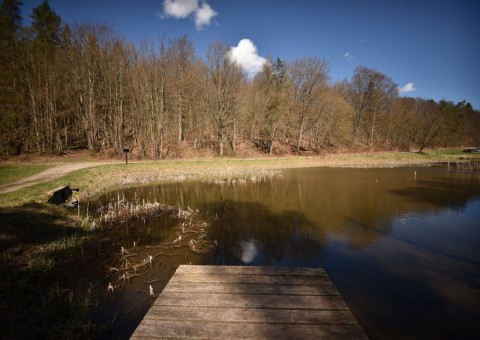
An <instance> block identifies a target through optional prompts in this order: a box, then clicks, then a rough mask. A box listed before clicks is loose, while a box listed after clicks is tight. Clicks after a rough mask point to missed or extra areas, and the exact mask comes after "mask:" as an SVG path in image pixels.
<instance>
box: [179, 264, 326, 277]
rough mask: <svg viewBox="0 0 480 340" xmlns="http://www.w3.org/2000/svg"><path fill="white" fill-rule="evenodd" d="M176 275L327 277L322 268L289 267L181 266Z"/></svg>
mask: <svg viewBox="0 0 480 340" xmlns="http://www.w3.org/2000/svg"><path fill="white" fill-rule="evenodd" d="M176 273H179V274H180V273H182V274H187V273H188V274H232V275H233V274H247V275H257V274H262V275H274V276H276V275H280V276H282V275H287V276H290V275H293V276H315V277H316V276H327V273H326V272H325V270H324V269H323V268H293V267H292V268H289V267H251V266H195V265H181V266H179V267H178V269H177V271H176Z"/></svg>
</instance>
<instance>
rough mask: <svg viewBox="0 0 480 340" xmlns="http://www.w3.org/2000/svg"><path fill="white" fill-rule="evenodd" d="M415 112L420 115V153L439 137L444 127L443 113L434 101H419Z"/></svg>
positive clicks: (418, 139)
mask: <svg viewBox="0 0 480 340" xmlns="http://www.w3.org/2000/svg"><path fill="white" fill-rule="evenodd" d="M415 111H416V113H417V115H418V123H417V124H418V125H419V130H418V134H417V143H418V145H419V150H418V153H421V152H422V151H423V149H425V147H426V146H427V145H429V144H430V143H432V141H433V140H434V139H435V138H436V137H437V136H438V134H439V133H440V130H441V128H442V125H443V115H442V111H441V110H440V108H439V107H438V105H437V103H435V102H434V101H433V100H424V99H417V103H416V107H415Z"/></svg>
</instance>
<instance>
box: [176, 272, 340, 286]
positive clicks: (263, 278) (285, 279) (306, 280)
mask: <svg viewBox="0 0 480 340" xmlns="http://www.w3.org/2000/svg"><path fill="white" fill-rule="evenodd" d="M170 281H171V282H204V283H232V282H233V283H256V284H260V283H264V284H287V285H315V284H316V285H331V284H332V282H331V281H330V279H329V278H328V277H327V276H318V277H313V276H280V275H275V276H274V275H263V274H255V275H248V274H217V273H213V274H197V273H195V274H188V273H175V275H174V276H173V277H172V278H171V279H170Z"/></svg>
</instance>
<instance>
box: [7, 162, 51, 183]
mask: <svg viewBox="0 0 480 340" xmlns="http://www.w3.org/2000/svg"><path fill="white" fill-rule="evenodd" d="M51 167H53V165H50V164H22V165H2V166H0V185H5V184H9V183H12V182H15V181H18V180H19V179H22V178H25V177H29V176H32V175H35V174H38V173H40V172H42V171H43V170H46V169H49V168H51Z"/></svg>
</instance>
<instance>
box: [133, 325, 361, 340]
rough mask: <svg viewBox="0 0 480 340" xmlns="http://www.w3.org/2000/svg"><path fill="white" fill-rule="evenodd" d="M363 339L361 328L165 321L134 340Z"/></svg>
mask: <svg viewBox="0 0 480 340" xmlns="http://www.w3.org/2000/svg"><path fill="white" fill-rule="evenodd" d="M147 338H149V339H155V338H195V339H238V338H244V339H245V338H248V339H259V338H263V339H266V338H270V339H273V338H278V339H287V338H295V339H318V338H331V339H362V338H366V336H365V333H363V331H362V329H361V327H360V326H359V325H303V324H301V325H298V324H270V323H234V322H231V323H224V322H204V321H190V320H178V321H162V322H161V323H160V322H149V323H141V324H140V326H139V327H138V328H137V332H136V333H135V334H133V336H132V339H147Z"/></svg>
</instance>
